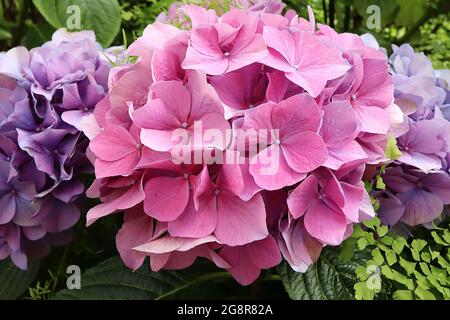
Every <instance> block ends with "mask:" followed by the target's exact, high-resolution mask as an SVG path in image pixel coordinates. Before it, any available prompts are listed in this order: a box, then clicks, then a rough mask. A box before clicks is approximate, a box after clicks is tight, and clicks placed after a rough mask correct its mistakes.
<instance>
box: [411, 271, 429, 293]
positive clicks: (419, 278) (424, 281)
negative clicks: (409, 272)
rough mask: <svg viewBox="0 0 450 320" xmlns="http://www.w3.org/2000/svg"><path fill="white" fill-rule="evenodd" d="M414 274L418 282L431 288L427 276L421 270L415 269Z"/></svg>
mask: <svg viewBox="0 0 450 320" xmlns="http://www.w3.org/2000/svg"><path fill="white" fill-rule="evenodd" d="M414 276H415V277H416V281H417V284H418V285H420V286H421V287H423V288H425V289H429V288H430V287H429V285H428V280H427V277H425V276H424V275H422V274H421V273H420V272H419V271H414Z"/></svg>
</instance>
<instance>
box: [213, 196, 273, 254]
mask: <svg viewBox="0 0 450 320" xmlns="http://www.w3.org/2000/svg"><path fill="white" fill-rule="evenodd" d="M217 206H218V207H217V208H218V209H217V212H218V217H217V227H216V230H215V233H214V234H215V235H216V237H217V239H218V240H219V241H220V242H221V243H223V244H227V245H230V246H237V245H244V244H247V243H250V242H253V241H256V240H261V239H264V238H265V237H267V235H268V231H267V225H266V210H265V207H264V201H263V199H262V197H261V195H258V194H257V195H255V196H254V197H253V198H252V199H250V200H249V201H242V200H241V199H240V198H238V197H233V196H226V195H224V194H221V195H220V196H219V200H218V204H217Z"/></svg>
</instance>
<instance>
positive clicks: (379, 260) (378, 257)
mask: <svg viewBox="0 0 450 320" xmlns="http://www.w3.org/2000/svg"><path fill="white" fill-rule="evenodd" d="M372 258H373V260H374V261H375V263H376V264H377V265H379V266H381V265H382V264H383V262H384V257H383V255H382V254H381V252H380V249H378V248H376V249H374V250H372Z"/></svg>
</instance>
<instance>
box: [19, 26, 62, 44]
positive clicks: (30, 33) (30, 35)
mask: <svg viewBox="0 0 450 320" xmlns="http://www.w3.org/2000/svg"><path fill="white" fill-rule="evenodd" d="M27 26H28V28H27V32H26V34H25V37H23V39H22V40H21V41H20V44H21V45H23V46H25V47H27V48H36V47H39V46H41V45H42V44H44V42H46V41H49V40H50V39H51V38H52V34H53V33H54V32H55V28H53V27H52V26H51V25H50V24H48V23H47V22H44V23H37V24H34V23H30V24H28V25H27Z"/></svg>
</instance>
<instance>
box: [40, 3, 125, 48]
mask: <svg viewBox="0 0 450 320" xmlns="http://www.w3.org/2000/svg"><path fill="white" fill-rule="evenodd" d="M33 3H34V5H35V6H36V8H37V9H38V10H39V12H40V13H41V14H42V15H43V16H44V18H45V19H46V20H47V21H48V22H49V23H50V24H51V25H52V26H53V27H55V28H57V29H58V28H65V27H67V21H68V19H69V18H70V17H71V15H72V14H73V13H72V12H70V11H69V12H68V8H69V7H70V6H72V5H76V6H78V7H79V9H80V13H81V16H80V22H81V25H80V28H81V29H82V30H93V31H95V34H96V36H97V41H98V42H100V43H101V44H102V45H103V46H104V47H107V46H109V45H110V44H111V43H112V41H113V40H114V38H115V37H116V35H117V34H118V33H119V31H120V23H121V16H120V7H119V4H118V2H117V0H95V1H92V0H33Z"/></svg>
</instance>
